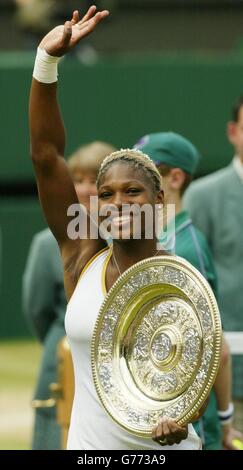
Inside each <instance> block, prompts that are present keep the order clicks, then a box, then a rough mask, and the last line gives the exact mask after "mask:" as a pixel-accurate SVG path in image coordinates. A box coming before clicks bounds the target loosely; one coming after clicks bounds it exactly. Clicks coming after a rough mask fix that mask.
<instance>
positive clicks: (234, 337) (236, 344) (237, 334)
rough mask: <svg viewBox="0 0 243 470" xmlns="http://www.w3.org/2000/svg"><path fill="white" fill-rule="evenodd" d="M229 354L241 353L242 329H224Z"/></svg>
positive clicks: (242, 351)
mask: <svg viewBox="0 0 243 470" xmlns="http://www.w3.org/2000/svg"><path fill="white" fill-rule="evenodd" d="M224 334H225V337H226V340H227V341H228V343H229V346H230V352H231V354H243V331H224Z"/></svg>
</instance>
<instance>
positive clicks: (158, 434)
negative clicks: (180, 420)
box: [152, 416, 188, 446]
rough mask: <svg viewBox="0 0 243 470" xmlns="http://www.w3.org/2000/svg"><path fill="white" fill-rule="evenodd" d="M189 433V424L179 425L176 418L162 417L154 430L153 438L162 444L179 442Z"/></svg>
mask: <svg viewBox="0 0 243 470" xmlns="http://www.w3.org/2000/svg"><path fill="white" fill-rule="evenodd" d="M187 435H188V428H187V426H179V425H178V424H177V423H176V422H175V421H174V420H172V419H171V418H167V417H165V416H164V417H162V418H161V419H160V420H159V423H158V425H157V426H155V428H153V430H152V439H153V440H154V441H156V442H158V443H159V444H160V445H166V444H167V445H169V446H171V445H173V444H179V443H180V442H181V441H182V440H183V439H186V438H187Z"/></svg>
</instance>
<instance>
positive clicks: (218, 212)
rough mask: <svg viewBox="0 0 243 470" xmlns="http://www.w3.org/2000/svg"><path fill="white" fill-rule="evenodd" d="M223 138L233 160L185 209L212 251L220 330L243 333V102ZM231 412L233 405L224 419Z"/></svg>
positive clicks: (238, 376) (238, 381) (200, 184)
mask: <svg viewBox="0 0 243 470" xmlns="http://www.w3.org/2000/svg"><path fill="white" fill-rule="evenodd" d="M227 134H228V139H229V141H230V143H231V144H232V145H233V148H234V154H235V156H234V158H233V161H232V162H231V163H230V165H229V166H227V167H226V168H223V169H221V170H219V171H217V172H215V173H213V174H211V175H209V176H206V177H203V178H200V179H198V180H197V181H195V182H194V183H192V185H191V186H190V188H189V189H188V191H187V192H186V194H185V201H184V205H185V207H186V208H187V209H188V211H189V212H190V215H191V217H192V220H193V222H194V223H195V225H196V226H197V227H198V228H199V229H200V230H201V231H202V232H203V233H204V235H205V236H206V238H207V240H208V243H209V246H210V248H211V251H212V255H213V259H214V263H215V267H216V272H217V274H218V280H219V293H218V302H219V307H220V312H221V315H222V320H223V325H224V329H225V331H235V332H242V333H243V295H242V290H243V261H242V260H243V241H242V229H243V209H242V201H243V97H240V98H239V99H238V101H237V103H236V104H235V105H234V107H233V109H232V120H231V121H230V122H228V126H227ZM232 361H233V399H234V407H235V412H234V419H235V424H236V426H237V428H239V429H240V430H241V431H242V432H243V355H234V356H233V357H232ZM232 412H233V409H232V406H231V407H230V409H229V410H228V414H229V415H230V414H232Z"/></svg>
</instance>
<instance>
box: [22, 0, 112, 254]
mask: <svg viewBox="0 0 243 470" xmlns="http://www.w3.org/2000/svg"><path fill="white" fill-rule="evenodd" d="M107 15H108V11H102V12H97V13H96V7H95V6H93V7H90V8H89V10H88V12H87V13H86V15H85V16H84V17H83V18H82V19H81V20H79V13H78V11H75V12H74V13H73V17H72V20H71V21H66V23H65V24H64V26H57V27H56V28H54V29H53V30H52V31H50V32H49V33H48V34H47V35H46V36H45V37H44V38H43V40H42V41H41V43H40V45H39V52H38V55H37V62H36V65H35V70H34V74H33V75H34V77H35V78H33V82H32V87H31V93H30V110H29V116H30V136H31V156H32V160H33V163H34V168H35V173H36V177H37V185H38V191H39V196H40V201H41V204H42V207H43V210H44V213H45V217H46V220H47V222H48V225H49V227H50V229H51V230H52V232H53V234H54V236H55V237H56V239H57V241H58V243H59V246H60V247H61V249H62V248H63V247H64V245H65V243H67V242H68V241H69V240H68V235H67V225H68V223H69V222H70V218H68V216H67V209H68V207H69V206H70V205H71V204H73V203H78V199H77V196H76V192H75V189H74V186H73V182H72V180H71V177H70V175H69V171H68V169H67V166H66V163H65V160H64V158H63V155H64V147H65V131H64V126H63V122H62V118H61V114H60V110H59V106H58V103H57V96H56V93H57V83H56V80H57V78H56V76H55V68H56V67H57V62H58V58H60V57H61V56H63V55H65V54H66V53H67V52H68V51H70V50H71V49H72V48H74V47H75V46H76V45H77V43H78V42H79V41H80V40H82V38H83V37H85V36H87V35H88V34H89V33H91V32H92V31H93V29H94V28H95V27H96V25H97V24H98V23H99V22H100V21H101V20H102V19H103V18H105V17H106V16H107Z"/></svg>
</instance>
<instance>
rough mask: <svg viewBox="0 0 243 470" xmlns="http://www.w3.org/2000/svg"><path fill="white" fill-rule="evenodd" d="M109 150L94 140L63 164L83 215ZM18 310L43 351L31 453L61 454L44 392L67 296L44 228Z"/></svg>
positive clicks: (52, 376) (53, 368)
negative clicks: (44, 451)
mask: <svg viewBox="0 0 243 470" xmlns="http://www.w3.org/2000/svg"><path fill="white" fill-rule="evenodd" d="M114 150H115V148H114V147H113V146H112V145H110V144H108V143H105V142H98V141H97V142H92V143H90V144H88V145H85V146H83V147H80V148H79V149H78V150H77V151H76V152H75V153H74V154H73V155H72V156H71V157H70V158H69V159H68V168H69V171H70V173H71V177H72V179H73V182H74V186H75V190H76V192H77V195H78V199H79V202H80V203H81V204H83V205H84V206H85V207H86V208H87V210H89V197H90V196H93V195H96V194H97V190H96V177H97V172H98V168H99V166H100V164H101V162H102V161H103V159H104V158H105V157H106V156H107V155H109V154H110V153H111V152H113V151H114ZM23 305H24V312H25V316H26V319H27V321H28V323H29V325H30V327H31V329H32V331H33V332H34V334H35V336H36V337H37V339H38V340H39V341H40V342H41V343H42V344H43V348H44V350H43V355H42V361H41V366H40V371H39V376H38V380H37V386H36V390H35V395H34V402H33V403H34V405H35V406H34V408H35V422H34V431H33V439H32V449H33V450H53V449H61V430H60V427H59V424H58V423H57V420H56V406H53V404H52V401H50V398H51V397H50V388H49V387H50V384H51V383H55V382H57V381H58V380H57V379H58V377H57V366H58V360H57V345H58V343H59V341H60V340H61V339H62V338H63V336H65V334H66V333H65V329H64V317H65V312H66V297H65V292H64V285H63V268H62V262H61V257H60V252H59V248H58V245H57V242H56V240H55V238H54V236H53V235H52V233H51V231H50V230H49V229H46V230H42V231H41V232H39V233H38V234H36V235H35V237H34V239H33V241H32V244H31V247H30V251H29V255H28V260H27V264H26V268H25V272H24V277H23ZM48 403H50V407H48Z"/></svg>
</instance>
